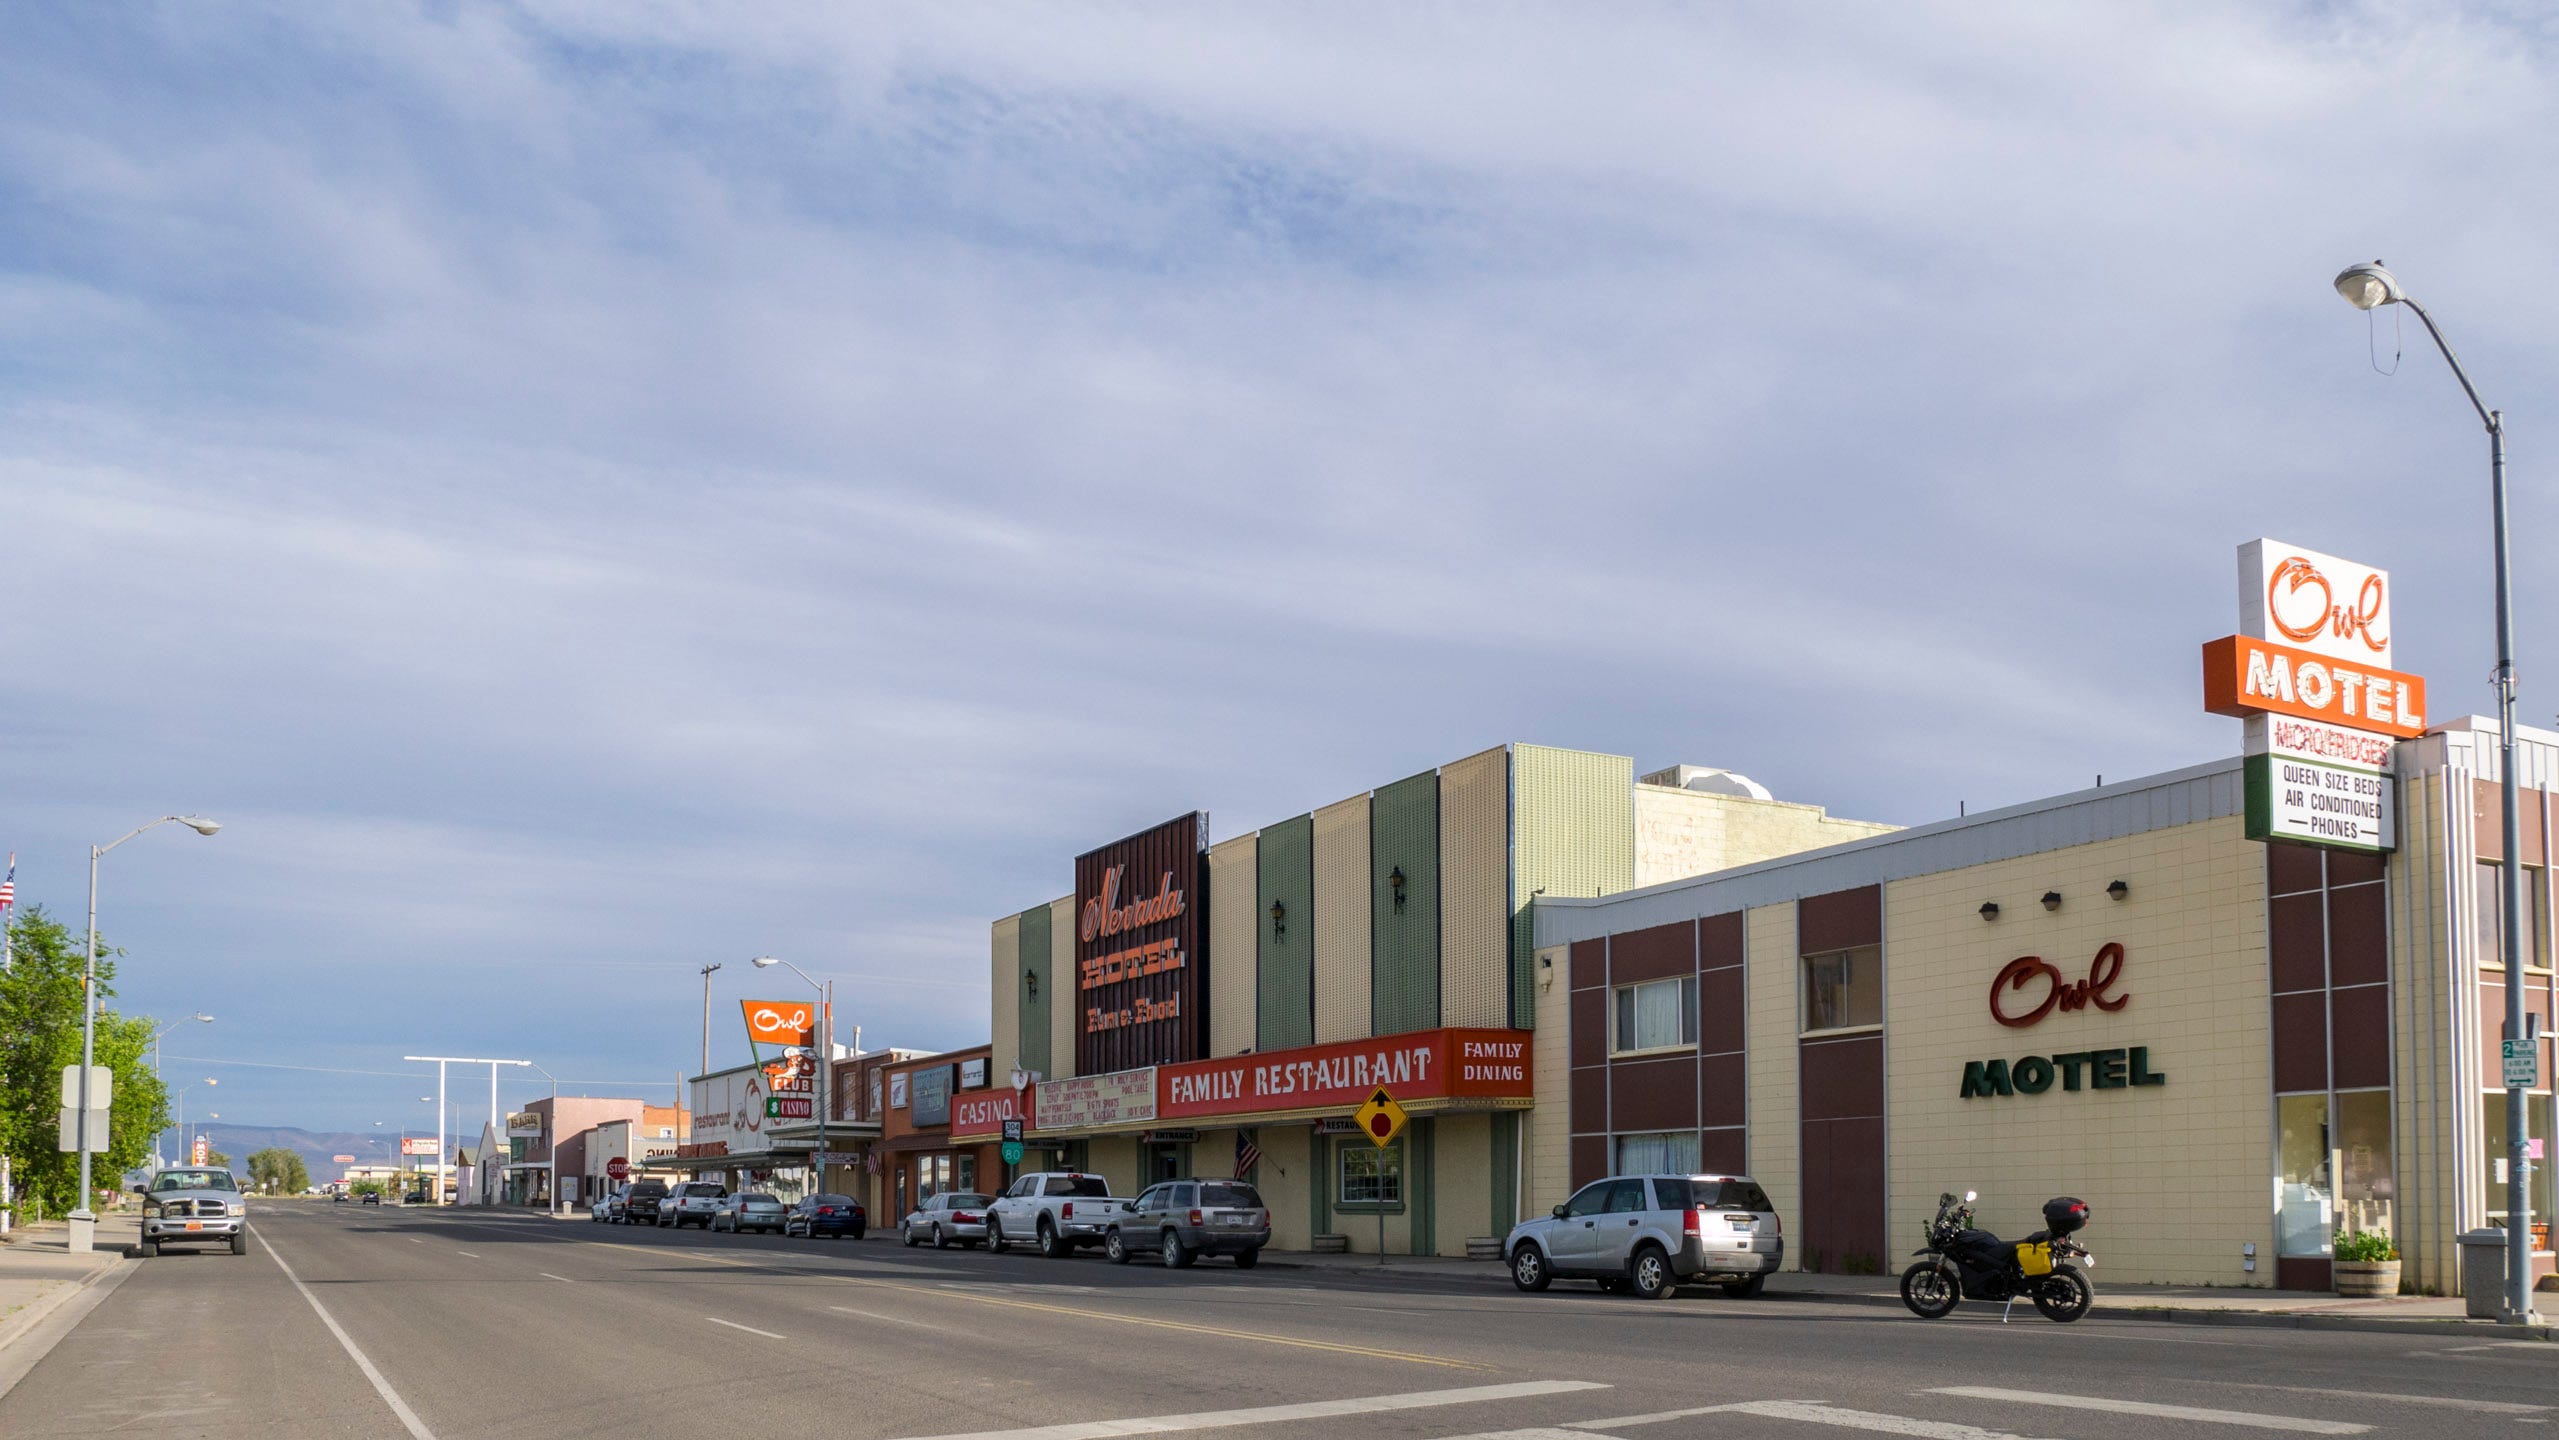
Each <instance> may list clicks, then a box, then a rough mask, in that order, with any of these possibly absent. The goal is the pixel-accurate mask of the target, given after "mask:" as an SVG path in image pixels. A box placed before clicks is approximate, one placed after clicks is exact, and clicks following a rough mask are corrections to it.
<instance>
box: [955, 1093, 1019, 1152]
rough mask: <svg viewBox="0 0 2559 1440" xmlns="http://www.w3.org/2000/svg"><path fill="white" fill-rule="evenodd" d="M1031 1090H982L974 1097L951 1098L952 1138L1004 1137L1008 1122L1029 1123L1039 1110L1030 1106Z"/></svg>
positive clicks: (965, 1094) (972, 1095)
mask: <svg viewBox="0 0 2559 1440" xmlns="http://www.w3.org/2000/svg"><path fill="white" fill-rule="evenodd" d="M1037 1093H1038V1092H1037V1091H1034V1090H983V1091H979V1092H978V1093H976V1094H969V1093H966V1092H962V1093H961V1094H958V1095H954V1096H952V1097H951V1138H952V1139H953V1140H967V1139H971V1138H975V1137H980V1136H989V1135H1004V1134H1005V1133H1006V1132H1005V1122H1006V1121H1008V1120H1028V1119H1030V1118H1031V1116H1032V1115H1033V1114H1035V1113H1036V1112H1037V1110H1038V1108H1039V1107H1037V1106H1036V1105H1034V1104H1032V1103H1031V1101H1032V1097H1033V1096H1035V1095H1036V1094H1037Z"/></svg>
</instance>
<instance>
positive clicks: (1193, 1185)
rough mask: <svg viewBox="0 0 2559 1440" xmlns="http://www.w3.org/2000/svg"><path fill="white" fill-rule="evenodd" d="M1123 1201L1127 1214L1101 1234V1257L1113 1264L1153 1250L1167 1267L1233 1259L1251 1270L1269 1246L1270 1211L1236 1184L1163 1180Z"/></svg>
mask: <svg viewBox="0 0 2559 1440" xmlns="http://www.w3.org/2000/svg"><path fill="white" fill-rule="evenodd" d="M1123 1203H1125V1204H1126V1205H1127V1206H1128V1213H1126V1214H1124V1215H1122V1216H1121V1217H1120V1218H1119V1219H1117V1220H1116V1221H1114V1222H1112V1224H1111V1228H1110V1229H1109V1230H1108V1231H1106V1232H1104V1234H1103V1236H1102V1253H1103V1254H1105V1255H1108V1256H1109V1257H1111V1263H1113V1264H1115V1265H1125V1264H1127V1263H1128V1262H1129V1259H1130V1257H1132V1256H1135V1255H1138V1254H1142V1253H1144V1252H1145V1251H1148V1250H1152V1251H1154V1252H1155V1253H1156V1254H1158V1255H1160V1256H1162V1257H1163V1259H1164V1264H1165V1265H1166V1266H1167V1267H1168V1268H1170V1269H1175V1270H1179V1269H1181V1268H1182V1267H1183V1266H1186V1265H1188V1264H1190V1263H1191V1262H1192V1261H1193V1260H1196V1259H1198V1258H1199V1257H1201V1256H1202V1255H1232V1256H1234V1257H1235V1265H1236V1268H1237V1269H1240V1270H1250V1269H1252V1268H1253V1267H1254V1265H1256V1264H1258V1263H1260V1261H1261V1258H1262V1247H1263V1246H1265V1245H1268V1244H1270V1243H1271V1211H1270V1207H1269V1206H1267V1205H1264V1204H1263V1203H1262V1193H1261V1192H1260V1191H1258V1190H1256V1189H1254V1188H1253V1187H1252V1186H1250V1185H1247V1184H1245V1183H1244V1182H1243V1181H1241V1180H1167V1181H1165V1182H1164V1183H1163V1184H1160V1185H1154V1186H1150V1187H1148V1188H1147V1190H1146V1191H1145V1193H1143V1194H1141V1195H1139V1196H1138V1197H1137V1198H1136V1199H1134V1200H1130V1201H1126V1202H1123Z"/></svg>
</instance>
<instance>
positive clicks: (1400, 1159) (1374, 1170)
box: [1333, 1140, 1404, 1210]
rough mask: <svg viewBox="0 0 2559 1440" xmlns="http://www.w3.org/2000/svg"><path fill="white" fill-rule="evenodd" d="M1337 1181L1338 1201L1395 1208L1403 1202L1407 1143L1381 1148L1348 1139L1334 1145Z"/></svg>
mask: <svg viewBox="0 0 2559 1440" xmlns="http://www.w3.org/2000/svg"><path fill="white" fill-rule="evenodd" d="M1333 1154H1334V1156H1335V1157H1336V1158H1335V1159H1334V1162H1333V1163H1334V1165H1335V1167H1336V1169H1335V1174H1336V1176H1337V1177H1338V1183H1337V1184H1336V1186H1335V1189H1334V1194H1335V1196H1336V1197H1337V1198H1336V1199H1335V1201H1334V1203H1335V1204H1337V1205H1341V1206H1344V1207H1357V1208H1359V1209H1362V1210H1374V1209H1377V1208H1378V1207H1380V1206H1384V1207H1386V1208H1388V1209H1393V1208H1395V1207H1397V1206H1400V1205H1402V1204H1403V1203H1404V1146H1403V1144H1402V1143H1401V1142H1400V1141H1399V1142H1398V1143H1396V1144H1393V1145H1388V1146H1385V1147H1383V1148H1380V1147H1378V1146H1375V1145H1371V1144H1369V1143H1368V1142H1367V1141H1365V1140H1356V1141H1346V1142H1344V1143H1342V1144H1339V1145H1336V1146H1334V1147H1333Z"/></svg>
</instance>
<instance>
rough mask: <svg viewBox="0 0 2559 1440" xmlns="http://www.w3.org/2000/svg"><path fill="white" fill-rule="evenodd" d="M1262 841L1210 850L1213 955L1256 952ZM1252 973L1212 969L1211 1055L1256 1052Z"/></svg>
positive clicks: (1240, 840) (1246, 838) (1241, 839)
mask: <svg viewBox="0 0 2559 1440" xmlns="http://www.w3.org/2000/svg"><path fill="white" fill-rule="evenodd" d="M1260 841H1261V835H1260V833H1259V832H1258V831H1257V832H1255V833H1253V834H1249V835H1238V836H1236V837H1235V838H1234V839H1232V840H1226V841H1222V842H1220V843H1218V844H1215V845H1212V846H1210V847H1209V849H1208V951H1209V954H1210V955H1211V956H1212V957H1214V956H1218V955H1241V956H1247V957H1249V956H1251V955H1252V953H1253V917H1254V915H1255V914H1256V913H1257V910H1256V902H1257V901H1258V899H1259V898H1260V894H1261V878H1260V870H1259V869H1258V864H1259V849H1258V847H1259V844H1260ZM1253 971H1254V967H1253V965H1252V964H1251V963H1249V962H1248V963H1245V964H1240V965H1219V964H1215V963H1212V964H1211V965H1210V966H1209V967H1208V1048H1209V1053H1210V1054H1213V1055H1241V1054H1243V1053H1244V1052H1245V1051H1247V1050H1250V1049H1252V1048H1253V1042H1254V1037H1255V1036H1256V1034H1257V1033H1258V1031H1257V1030H1256V1029H1255V1026H1256V1025H1257V1023H1258V1020H1259V1017H1258V1015H1257V1014H1256V1012H1255V1008H1254V1007H1255V1003H1256V1002H1255V987H1254V978H1253ZM1265 1148H1266V1149H1267V1148H1268V1147H1267V1146H1266V1147H1265Z"/></svg>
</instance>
